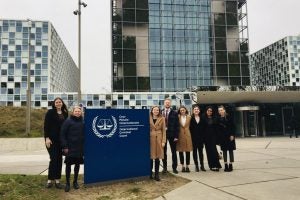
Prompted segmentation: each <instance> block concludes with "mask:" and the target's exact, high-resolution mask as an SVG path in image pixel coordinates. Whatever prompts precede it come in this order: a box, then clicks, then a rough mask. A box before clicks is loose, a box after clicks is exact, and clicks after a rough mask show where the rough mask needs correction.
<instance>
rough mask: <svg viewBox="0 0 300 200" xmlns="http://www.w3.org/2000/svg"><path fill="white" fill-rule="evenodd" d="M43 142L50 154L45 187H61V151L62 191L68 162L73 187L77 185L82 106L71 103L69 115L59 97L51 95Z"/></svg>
mask: <svg viewBox="0 0 300 200" xmlns="http://www.w3.org/2000/svg"><path fill="white" fill-rule="evenodd" d="M44 137H45V145H46V148H47V151H48V153H49V156H50V162H49V167H48V181H47V184H46V188H51V187H52V186H53V185H55V187H56V188H58V189H62V188H63V186H62V185H61V183H60V179H61V171H62V156H63V155H65V164H66V185H65V191H66V192H69V191H70V174H71V165H75V166H74V180H73V187H74V189H78V188H79V185H78V182H77V180H78V173H79V168H80V164H83V139H84V134H83V118H82V109H81V107H79V106H74V107H73V109H72V112H71V116H69V117H68V109H67V106H66V104H65V103H64V101H63V100H62V99H61V98H59V97H58V98H55V99H54V101H53V104H52V109H49V110H48V112H47V113H46V116H45V121H44Z"/></svg>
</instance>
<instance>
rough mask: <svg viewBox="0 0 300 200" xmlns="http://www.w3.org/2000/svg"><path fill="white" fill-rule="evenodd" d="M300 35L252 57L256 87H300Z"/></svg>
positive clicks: (284, 39)
mask: <svg viewBox="0 0 300 200" xmlns="http://www.w3.org/2000/svg"><path fill="white" fill-rule="evenodd" d="M299 52H300V35H298V36H289V37H285V38H283V39H281V40H279V41H276V42H274V43H273V44H271V45H269V46H267V47H265V48H263V49H261V50H259V51H257V52H255V53H253V54H251V55H250V69H251V83H252V85H255V86H300V72H299V70H300V54H299Z"/></svg>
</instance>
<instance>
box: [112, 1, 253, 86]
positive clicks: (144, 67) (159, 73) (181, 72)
mask: <svg viewBox="0 0 300 200" xmlns="http://www.w3.org/2000/svg"><path fill="white" fill-rule="evenodd" d="M247 22H248V20H247V3H246V0H112V74H113V91H115V92H124V91H128V92H129V91H130V92H137V91H152V92H172V91H182V90H186V89H187V88H190V87H192V86H222V85H250V75H249V59H248V29H247V28H248V25H247V24H248V23H247Z"/></svg>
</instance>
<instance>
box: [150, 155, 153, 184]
mask: <svg viewBox="0 0 300 200" xmlns="http://www.w3.org/2000/svg"><path fill="white" fill-rule="evenodd" d="M152 168H153V160H152V159H150V176H149V178H150V179H153V173H152Z"/></svg>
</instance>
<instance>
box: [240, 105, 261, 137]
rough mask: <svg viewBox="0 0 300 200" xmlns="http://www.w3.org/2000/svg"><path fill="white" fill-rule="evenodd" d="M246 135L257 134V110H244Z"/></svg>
mask: <svg viewBox="0 0 300 200" xmlns="http://www.w3.org/2000/svg"><path fill="white" fill-rule="evenodd" d="M243 126H244V136H245V137H249V136H251V137H252V136H255V137H256V136H257V132H258V131H257V111H255V110H248V111H243Z"/></svg>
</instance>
